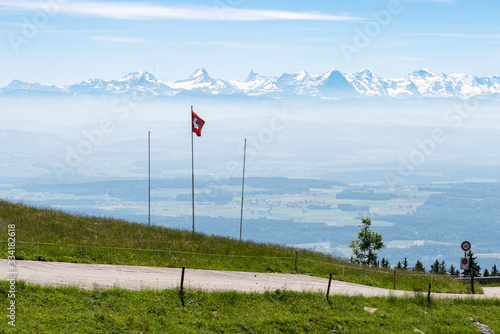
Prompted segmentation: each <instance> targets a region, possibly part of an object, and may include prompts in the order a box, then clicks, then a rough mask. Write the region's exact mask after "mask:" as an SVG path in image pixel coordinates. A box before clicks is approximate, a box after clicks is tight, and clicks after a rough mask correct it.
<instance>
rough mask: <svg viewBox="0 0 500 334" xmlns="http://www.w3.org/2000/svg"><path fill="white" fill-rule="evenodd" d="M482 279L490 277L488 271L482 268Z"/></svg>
mask: <svg viewBox="0 0 500 334" xmlns="http://www.w3.org/2000/svg"><path fill="white" fill-rule="evenodd" d="M483 277H490V271H489V270H488V268H484V271H483Z"/></svg>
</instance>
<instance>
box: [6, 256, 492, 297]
mask: <svg viewBox="0 0 500 334" xmlns="http://www.w3.org/2000/svg"><path fill="white" fill-rule="evenodd" d="M15 264H16V272H17V276H16V279H17V280H24V281H26V282H29V283H35V284H41V285H52V286H78V287H81V288H85V289H106V288H112V287H120V288H125V289H130V290H141V289H178V288H179V286H180V280H181V271H182V269H179V268H160V267H141V266H122V265H108V264H79V263H64V262H39V261H20V260H16V262H15ZM0 268H1V270H0V279H2V280H6V279H9V277H10V276H11V275H10V273H9V272H10V270H9V268H8V262H7V260H4V259H0ZM327 286H328V279H326V278H319V277H313V276H307V275H294V274H274V273H253V272H240V271H214V270H200V269H186V270H185V277H184V288H186V289H197V290H204V291H240V292H265V291H274V290H276V289H281V290H293V291H299V292H302V291H311V292H323V293H326V289H327ZM483 289H484V292H485V294H484V295H474V296H472V295H460V294H444V293H443V294H441V293H440V294H437V293H433V294H432V296H433V297H434V298H473V297H474V298H484V297H487V298H500V287H495V288H483ZM330 294H332V295H350V296H355V295H363V296H367V297H374V296H413V295H414V293H413V292H409V291H399V290H389V289H381V288H374V287H370V286H365V285H360V284H353V283H347V282H342V281H335V280H334V281H332V285H331V288H330Z"/></svg>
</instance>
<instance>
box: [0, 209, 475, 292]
mask: <svg viewBox="0 0 500 334" xmlns="http://www.w3.org/2000/svg"><path fill="white" fill-rule="evenodd" d="M270 223H271V222H270ZM9 224H14V225H15V233H16V258H17V259H21V260H22V259H25V260H39V261H62V262H78V263H104V264H123V265H142V266H161V267H187V268H193V269H212V270H238V271H255V272H280V273H300V274H308V275H313V276H318V277H325V278H326V277H328V276H329V274H330V273H332V274H333V278H334V279H341V280H344V281H348V282H353V283H360V284H366V285H371V286H377V287H382V288H391V289H392V288H393V271H392V270H388V269H381V268H367V267H361V266H356V265H354V264H351V263H349V262H348V261H345V260H342V259H338V258H334V257H332V256H330V255H326V254H323V253H318V252H314V251H309V250H303V249H294V248H291V247H286V246H282V245H276V244H263V243H255V242H251V241H242V242H240V241H238V240H234V239H229V238H225V237H221V236H209V235H205V234H200V233H194V234H192V233H191V231H185V230H177V229H170V228H165V227H159V226H151V227H148V226H146V225H141V224H136V223H130V222H127V221H123V220H114V219H108V218H100V217H83V216H75V215H71V214H68V213H64V212H61V211H57V210H52V209H39V208H34V207H30V206H26V205H22V204H13V203H10V202H5V201H0V240H1V241H2V243H1V247H2V248H1V249H2V251H1V253H0V254H1V256H2V257H3V258H6V257H7V255H8V253H7V243H6V241H7V230H8V229H7V225H9ZM353 238H354V236H353ZM396 277H397V278H396V288H397V289H400V290H409V291H427V288H428V285H429V283H430V282H431V281H432V291H433V292H467V291H468V289H469V287H468V286H466V285H465V286H464V285H463V284H462V283H460V282H457V281H456V280H454V279H452V278H450V277H448V276H434V277H432V278H431V276H430V275H425V274H421V273H418V274H417V273H415V272H409V271H404V270H400V271H398V272H397V274H396Z"/></svg>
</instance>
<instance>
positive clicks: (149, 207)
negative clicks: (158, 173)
mask: <svg viewBox="0 0 500 334" xmlns="http://www.w3.org/2000/svg"><path fill="white" fill-rule="evenodd" d="M148 226H151V131H148Z"/></svg>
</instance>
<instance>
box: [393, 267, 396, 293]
mask: <svg viewBox="0 0 500 334" xmlns="http://www.w3.org/2000/svg"><path fill="white" fill-rule="evenodd" d="M393 289H394V290H396V267H394V279H393Z"/></svg>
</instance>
